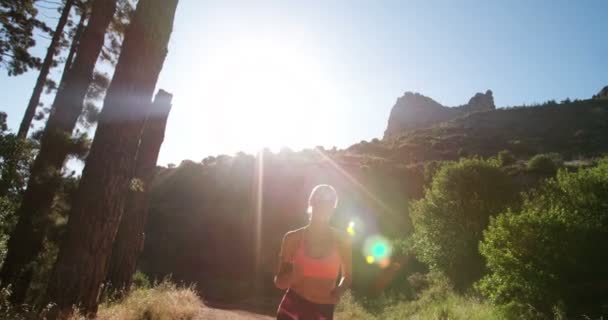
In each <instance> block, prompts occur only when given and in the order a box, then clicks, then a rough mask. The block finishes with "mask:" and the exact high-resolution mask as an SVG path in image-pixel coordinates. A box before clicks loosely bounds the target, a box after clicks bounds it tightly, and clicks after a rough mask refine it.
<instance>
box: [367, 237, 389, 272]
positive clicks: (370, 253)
mask: <svg viewBox="0 0 608 320" xmlns="http://www.w3.org/2000/svg"><path fill="white" fill-rule="evenodd" d="M392 252H393V248H392V247H391V244H390V242H389V241H388V239H386V238H384V237H383V236H381V235H373V236H370V237H368V238H367V239H365V242H364V243H363V255H364V256H365V257H368V258H369V257H372V258H373V261H374V262H376V263H382V264H384V265H387V266H388V265H389V264H390V257H391V254H392ZM366 260H367V261H368V263H369V260H370V259H366ZM381 267H382V266H381Z"/></svg>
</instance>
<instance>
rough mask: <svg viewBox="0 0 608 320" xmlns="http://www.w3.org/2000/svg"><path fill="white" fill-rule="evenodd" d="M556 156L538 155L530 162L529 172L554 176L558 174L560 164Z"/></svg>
mask: <svg viewBox="0 0 608 320" xmlns="http://www.w3.org/2000/svg"><path fill="white" fill-rule="evenodd" d="M557 157H558V156H556V155H555V154H538V155H535V156H534V157H532V158H531V159H530V160H528V170H530V171H532V172H536V173H539V174H545V175H553V174H555V173H556V172H557V169H558V164H557V161H558V160H557Z"/></svg>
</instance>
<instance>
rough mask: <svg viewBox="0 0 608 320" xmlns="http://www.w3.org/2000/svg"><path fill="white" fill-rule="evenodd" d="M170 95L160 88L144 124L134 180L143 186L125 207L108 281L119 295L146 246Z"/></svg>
mask: <svg viewBox="0 0 608 320" xmlns="http://www.w3.org/2000/svg"><path fill="white" fill-rule="evenodd" d="M171 98H172V96H171V94H169V93H167V92H165V91H163V90H160V91H159V92H158V93H157V94H156V98H155V99H154V103H153V104H152V106H151V108H150V111H149V113H148V116H147V118H146V123H145V125H144V129H143V132H142V134H141V139H140V142H139V149H138V150H137V157H136V162H135V179H137V180H136V181H137V182H139V183H140V184H141V185H140V187H141V188H131V190H129V193H128V195H127V201H126V204H125V210H124V212H123V216H122V219H121V221H120V227H119V228H118V233H117V234H116V239H115V240H114V245H113V249H112V258H111V259H110V267H109V269H108V275H107V281H106V282H107V283H108V284H109V287H110V289H112V290H116V293H117V294H118V295H120V296H122V295H124V294H125V293H126V292H128V290H129V288H130V287H131V281H132V279H133V274H134V273H135V269H136V267H137V258H138V257H139V254H140V253H141V251H142V249H143V245H144V238H145V236H144V229H145V225H146V218H147V215H148V193H149V189H150V184H151V183H152V178H153V177H154V172H155V169H156V160H157V159H158V152H159V151H160V146H161V144H162V143H163V138H164V135H165V126H166V124H167V117H168V116H169V111H170V110H171Z"/></svg>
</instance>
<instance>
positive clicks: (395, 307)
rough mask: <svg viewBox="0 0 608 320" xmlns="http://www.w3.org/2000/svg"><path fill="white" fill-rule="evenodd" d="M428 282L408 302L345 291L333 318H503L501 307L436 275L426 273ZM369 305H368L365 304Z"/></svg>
mask: <svg viewBox="0 0 608 320" xmlns="http://www.w3.org/2000/svg"><path fill="white" fill-rule="evenodd" d="M427 277H428V278H429V281H430V283H431V285H430V287H428V288H427V289H426V290H424V291H423V292H422V293H421V294H420V296H419V297H418V298H417V299H416V300H412V301H408V300H402V299H394V298H392V297H390V296H381V297H378V298H375V299H374V301H368V300H365V299H363V300H359V299H356V298H355V297H354V296H353V295H352V294H350V293H347V294H345V295H344V296H343V297H342V299H341V300H340V303H339V304H338V306H337V307H336V318H337V319H342V320H377V319H382V320H402V319H424V320H427V319H429V320H444V319H453V320H465V319H466V320H499V319H500V320H507V319H519V318H516V317H509V316H508V315H509V314H508V313H506V312H505V311H506V310H504V309H503V308H498V307H495V306H493V305H492V304H490V303H488V302H484V301H481V300H479V299H477V298H475V297H469V296H463V295H459V294H457V293H455V292H454V291H453V290H452V288H451V287H450V285H449V282H448V281H447V279H445V278H442V277H440V276H439V275H438V274H432V273H431V274H429V275H427ZM370 304H371V305H372V306H371V308H370V307H369V305H370Z"/></svg>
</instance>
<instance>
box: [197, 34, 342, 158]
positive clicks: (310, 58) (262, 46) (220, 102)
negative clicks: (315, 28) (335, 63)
mask: <svg viewBox="0 0 608 320" xmlns="http://www.w3.org/2000/svg"><path fill="white" fill-rule="evenodd" d="M314 51H315V50H314V48H311V47H306V46H303V45H301V44H297V43H292V42H289V41H288V40H285V39H280V38H279V39H273V38H263V37H255V36H248V37H236V38H231V39H230V41H226V44H225V45H223V46H220V47H218V48H214V50H213V52H211V53H209V54H207V55H206V56H205V58H203V60H204V61H202V63H201V64H200V65H199V67H198V68H197V72H196V73H195V74H201V75H203V76H202V81H196V80H194V81H192V83H193V85H196V88H192V90H193V91H194V92H196V93H197V94H196V96H195V97H196V98H195V99H196V100H197V101H200V102H197V103H198V104H199V105H200V108H199V111H200V116H201V117H208V118H209V119H213V125H216V126H217V128H216V129H217V130H216V131H217V132H222V133H223V134H222V139H225V143H227V144H230V145H233V146H234V147H235V148H237V149H239V150H244V151H250V152H254V151H255V150H259V149H261V148H264V147H267V148H270V149H271V150H274V151H276V150H278V149H280V148H281V147H290V148H293V149H300V148H304V147H313V146H315V145H316V144H319V143H320V142H323V141H327V140H331V139H327V138H328V137H327V135H332V134H333V131H332V130H333V128H332V127H333V125H332V123H333V122H334V121H335V120H336V119H335V117H336V114H335V110H336V103H337V96H338V95H337V93H336V90H335V85H333V82H332V79H331V77H330V72H328V71H327V70H326V68H324V66H323V64H322V61H321V59H319V58H318V55H316V54H315V52H314ZM193 103H194V102H193Z"/></svg>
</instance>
